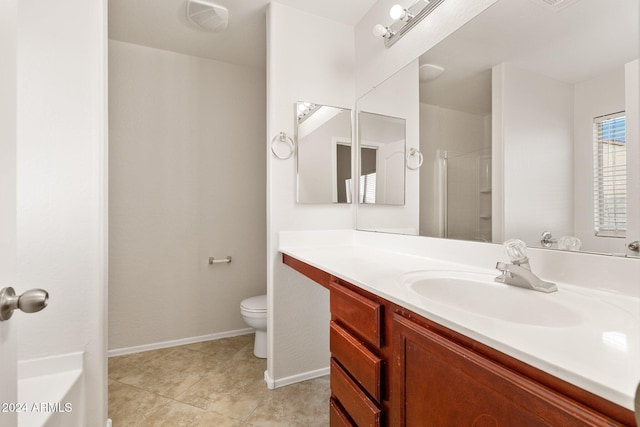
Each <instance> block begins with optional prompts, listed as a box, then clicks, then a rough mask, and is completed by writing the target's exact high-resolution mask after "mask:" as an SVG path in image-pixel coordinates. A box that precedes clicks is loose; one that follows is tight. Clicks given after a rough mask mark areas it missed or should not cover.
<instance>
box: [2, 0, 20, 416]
mask: <svg viewBox="0 0 640 427" xmlns="http://www.w3.org/2000/svg"><path fill="white" fill-rule="evenodd" d="M16 2H17V0H0V289H2V288H4V287H6V286H12V285H14V282H13V281H14V279H15V274H16V262H15V261H16V156H15V153H16V18H17V13H16ZM14 324H15V322H11V321H10V320H9V321H4V322H0V362H1V363H0V379H1V381H0V382H1V384H0V405H1V406H0V425H2V426H7V427H12V426H15V425H16V424H17V416H16V413H15V412H13V411H11V409H12V408H11V407H10V405H11V403H15V402H16V400H17V383H18V381H17V361H16V359H17V357H16V348H17V346H16V336H15V334H16V328H15V326H14ZM5 411H6V412H5Z"/></svg>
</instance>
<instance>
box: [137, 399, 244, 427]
mask: <svg viewBox="0 0 640 427" xmlns="http://www.w3.org/2000/svg"><path fill="white" fill-rule="evenodd" d="M145 423H146V424H144V425H145V426H148V427H191V426H203V427H209V426H211V427H239V426H240V425H241V423H240V421H238V420H234V419H231V418H229V417H225V416H223V415H220V414H216V413H213V412H207V411H205V410H202V409H200V408H195V407H193V406H190V405H186V404H184V403H180V402H172V403H171V404H169V405H164V406H162V407H160V408H159V409H158V410H157V411H155V412H154V413H153V414H152V415H151V416H149V418H148V419H147V420H146V421H145Z"/></svg>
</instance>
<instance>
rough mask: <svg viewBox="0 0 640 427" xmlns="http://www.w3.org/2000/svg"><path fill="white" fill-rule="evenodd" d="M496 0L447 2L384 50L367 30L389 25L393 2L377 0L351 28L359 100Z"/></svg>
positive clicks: (379, 39)
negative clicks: (352, 30)
mask: <svg viewBox="0 0 640 427" xmlns="http://www.w3.org/2000/svg"><path fill="white" fill-rule="evenodd" d="M496 1H497V0H475V1H468V0H447V1H446V2H444V3H442V4H441V5H440V6H438V8H437V9H436V10H434V11H433V12H431V14H429V16H427V17H426V18H425V19H424V20H423V21H422V22H420V23H419V24H418V25H416V26H415V27H414V28H413V29H411V31H409V32H408V33H407V34H406V35H405V36H404V37H403V38H402V39H401V40H399V41H398V42H397V43H396V44H394V45H393V46H392V47H390V48H387V47H385V45H384V42H383V40H382V39H381V38H377V37H374V36H373V35H372V33H371V29H372V28H373V26H374V25H376V24H383V25H385V26H388V25H390V24H391V23H392V21H391V18H389V9H390V8H391V6H393V5H394V4H395V3H398V2H397V0H378V1H377V2H376V3H375V4H374V5H373V6H372V7H371V9H370V10H369V12H368V13H367V14H366V15H365V16H364V17H363V18H362V20H361V21H360V22H359V23H358V24H357V25H356V28H355V45H356V50H355V55H356V56H355V58H356V71H355V72H356V80H355V93H356V97H357V98H359V97H361V96H362V95H364V94H365V93H366V92H368V91H369V90H370V89H371V88H373V87H375V86H377V85H379V84H380V83H381V82H382V81H384V80H386V79H387V78H388V77H389V76H391V75H392V74H394V73H396V72H397V71H399V70H400V69H401V68H403V67H404V66H405V65H407V64H409V63H410V62H411V61H413V60H414V59H416V58H418V57H419V56H420V55H422V54H423V53H424V52H425V51H427V50H428V49H430V48H432V47H433V46H435V45H436V44H438V43H439V42H440V41H442V40H443V39H444V38H446V37H447V36H448V35H449V34H451V33H452V32H454V31H455V30H457V29H458V28H460V27H461V26H462V25H464V24H465V23H466V22H467V21H469V20H471V19H472V18H473V17H475V16H476V15H478V14H479V13H480V12H482V11H483V10H485V9H486V8H487V7H489V6H491V5H492V4H494V3H495V2H496Z"/></svg>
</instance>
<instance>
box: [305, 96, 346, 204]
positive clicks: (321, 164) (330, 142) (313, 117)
mask: <svg viewBox="0 0 640 427" xmlns="http://www.w3.org/2000/svg"><path fill="white" fill-rule="evenodd" d="M296 140H297V142H298V146H297V152H296V154H297V168H298V171H297V174H298V177H297V185H298V188H297V201H298V203H351V197H352V190H351V185H350V183H351V110H349V109H346V108H336V107H329V106H326V105H320V104H314V103H311V102H298V103H296Z"/></svg>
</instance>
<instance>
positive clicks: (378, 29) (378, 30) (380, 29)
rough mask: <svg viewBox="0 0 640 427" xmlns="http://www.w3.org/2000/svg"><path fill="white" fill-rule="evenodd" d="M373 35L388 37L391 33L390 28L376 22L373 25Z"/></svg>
mask: <svg viewBox="0 0 640 427" xmlns="http://www.w3.org/2000/svg"><path fill="white" fill-rule="evenodd" d="M372 32H373V35H374V36H376V37H386V36H387V34H389V29H388V28H387V27H385V26H384V25H382V24H376V25H375V26H374V27H373V30H372Z"/></svg>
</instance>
